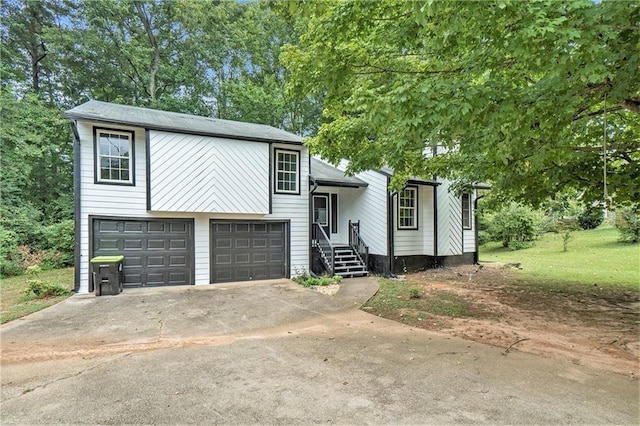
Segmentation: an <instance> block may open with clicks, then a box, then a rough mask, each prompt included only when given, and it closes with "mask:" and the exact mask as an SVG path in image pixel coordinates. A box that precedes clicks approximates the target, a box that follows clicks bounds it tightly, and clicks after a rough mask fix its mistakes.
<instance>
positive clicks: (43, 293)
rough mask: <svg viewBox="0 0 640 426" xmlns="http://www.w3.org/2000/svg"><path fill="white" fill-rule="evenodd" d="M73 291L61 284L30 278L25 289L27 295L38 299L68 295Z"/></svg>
mask: <svg viewBox="0 0 640 426" xmlns="http://www.w3.org/2000/svg"><path fill="white" fill-rule="evenodd" d="M71 293H72V291H71V290H69V289H67V288H64V287H62V286H61V285H60V284H53V283H45V282H43V281H40V280H28V281H27V288H25V289H24V294H25V296H27V297H34V298H36V299H43V298H45V297H54V296H67V295H69V294H71Z"/></svg>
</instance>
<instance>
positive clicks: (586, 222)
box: [577, 206, 604, 230]
mask: <svg viewBox="0 0 640 426" xmlns="http://www.w3.org/2000/svg"><path fill="white" fill-rule="evenodd" d="M577 219H578V224H579V225H580V228H582V229H585V230H586V229H596V228H597V227H598V226H600V225H601V224H602V222H603V221H604V211H603V210H602V208H600V207H593V206H587V207H585V208H584V210H583V211H582V212H581V213H580V214H578V217H577Z"/></svg>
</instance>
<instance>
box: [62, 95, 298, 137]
mask: <svg viewBox="0 0 640 426" xmlns="http://www.w3.org/2000/svg"><path fill="white" fill-rule="evenodd" d="M64 117H66V118H69V119H74V120H88V121H96V122H100V123H112V124H123V125H129V126H136V127H144V128H147V129H154V130H164V131H168V132H177V133H189V134H198V135H205V136H216V137H222V138H228V139H242V140H249V141H258V142H282V143H288V144H296V145H301V144H302V138H301V137H300V136H297V135H294V134H293V133H289V132H286V131H284V130H280V129H276V128H275V127H271V126H267V125H264V124H254V123H243V122H240V121H231V120H219V119H217V118H210V117H199V116H195V115H189V114H180V113H177V112H169V111H160V110H155V109H149V108H140V107H133V106H127V105H118V104H112V103H109V102H101V101H89V102H87V103H84V104H82V105H78V106H77V107H75V108H72V109H70V110H68V111H66V112H65V113H64Z"/></svg>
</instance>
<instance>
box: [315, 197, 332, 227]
mask: <svg viewBox="0 0 640 426" xmlns="http://www.w3.org/2000/svg"><path fill="white" fill-rule="evenodd" d="M329 220H330V217H329V195H325V194H314V196H313V223H317V224H318V225H320V226H321V227H322V229H323V230H324V232H325V234H327V238H331V232H330V227H329Z"/></svg>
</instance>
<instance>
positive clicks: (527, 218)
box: [490, 202, 541, 250]
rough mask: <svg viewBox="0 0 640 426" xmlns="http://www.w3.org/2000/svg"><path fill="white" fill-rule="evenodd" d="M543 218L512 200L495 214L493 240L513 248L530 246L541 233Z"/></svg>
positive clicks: (518, 248) (492, 230) (492, 228)
mask: <svg viewBox="0 0 640 426" xmlns="http://www.w3.org/2000/svg"><path fill="white" fill-rule="evenodd" d="M540 231H541V219H540V216H539V214H538V213H537V212H535V211H533V210H532V209H531V208H529V207H526V206H523V205H520V204H518V203H515V202H511V203H509V204H507V205H506V206H504V207H503V208H502V209H501V210H500V211H499V212H498V213H496V214H495V216H494V217H493V219H492V221H491V225H490V232H491V236H492V240H493V241H500V242H502V245H503V247H509V248H510V249H512V250H520V249H524V248H529V247H531V246H532V245H533V241H534V240H535V239H536V238H537V237H538V235H540Z"/></svg>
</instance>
